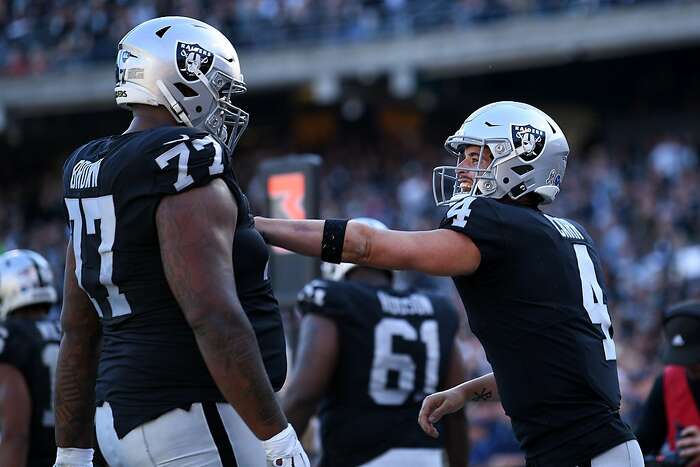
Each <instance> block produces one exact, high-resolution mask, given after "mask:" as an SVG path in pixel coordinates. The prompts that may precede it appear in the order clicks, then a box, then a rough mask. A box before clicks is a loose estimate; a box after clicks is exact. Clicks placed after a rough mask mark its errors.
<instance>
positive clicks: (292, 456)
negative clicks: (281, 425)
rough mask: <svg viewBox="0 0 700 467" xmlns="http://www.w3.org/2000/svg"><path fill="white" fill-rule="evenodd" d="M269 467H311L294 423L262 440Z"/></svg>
mask: <svg viewBox="0 0 700 467" xmlns="http://www.w3.org/2000/svg"><path fill="white" fill-rule="evenodd" d="M262 444H263V447H264V448H265V457H266V458H267V466H268V467H311V463H310V462H309V457H308V456H307V455H306V453H305V452H304V448H303V447H301V443H300V442H299V439H298V438H297V434H296V432H295V431H294V428H292V425H287V428H285V429H284V430H282V431H280V432H279V433H277V434H276V435H275V436H273V437H272V438H270V439H268V440H266V441H263V442H262Z"/></svg>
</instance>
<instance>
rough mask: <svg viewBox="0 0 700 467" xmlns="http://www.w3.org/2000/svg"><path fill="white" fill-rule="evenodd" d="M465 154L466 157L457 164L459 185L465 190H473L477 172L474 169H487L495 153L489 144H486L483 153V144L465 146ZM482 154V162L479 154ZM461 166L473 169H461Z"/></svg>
mask: <svg viewBox="0 0 700 467" xmlns="http://www.w3.org/2000/svg"><path fill="white" fill-rule="evenodd" d="M462 154H464V159H462V160H461V162H460V163H459V164H458V165H457V167H458V169H457V178H458V179H459V186H460V188H461V189H462V190H463V191H464V190H471V188H472V184H473V183H474V177H475V174H476V172H473V171H472V170H473V169H482V170H484V169H487V168H488V167H489V165H491V162H492V161H493V155H492V154H491V150H490V149H489V147H488V146H484V152H483V154H481V146H476V145H471V146H467V147H465V148H464V151H463V152H462ZM480 154H481V156H482V157H481V163H480V162H479V155H480ZM459 168H464V169H471V170H459Z"/></svg>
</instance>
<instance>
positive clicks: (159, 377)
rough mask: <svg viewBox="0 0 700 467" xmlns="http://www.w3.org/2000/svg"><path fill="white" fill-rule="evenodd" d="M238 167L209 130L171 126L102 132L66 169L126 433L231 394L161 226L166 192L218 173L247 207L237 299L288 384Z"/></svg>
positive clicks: (110, 395)
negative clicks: (170, 273)
mask: <svg viewBox="0 0 700 467" xmlns="http://www.w3.org/2000/svg"><path fill="white" fill-rule="evenodd" d="M229 164H230V163H229V157H228V155H227V154H226V152H224V151H223V150H222V147H221V146H220V145H219V143H217V142H216V141H215V140H214V139H213V138H212V137H211V136H209V135H208V134H207V133H203V132H201V131H200V130H197V129H194V128H186V127H161V128H156V129H151V130H146V131H141V132H134V133H127V134H123V135H120V136H114V137H108V138H101V139H98V140H95V141H92V142H90V143H88V144H86V145H85V146H83V147H81V148H79V149H78V150H76V151H75V152H74V153H73V154H72V155H71V156H70V158H69V159H68V161H67V162H66V164H65V166H64V174H63V186H64V194H65V204H66V209H67V214H68V219H69V222H70V227H71V238H72V242H73V251H74V253H75V262H76V269H75V275H76V278H77V281H78V283H79V284H80V286H81V288H82V289H83V290H84V291H85V292H86V293H87V295H88V296H89V297H90V300H91V301H92V303H93V305H94V308H95V311H96V313H98V314H99V316H100V319H101V322H102V331H103V338H102V351H101V355H100V363H99V369H98V377H97V384H96V398H97V401H98V404H100V403H101V402H103V401H107V402H109V403H110V405H111V408H112V412H113V413H114V417H115V430H116V432H117V434H118V436H119V437H124V436H125V435H126V434H127V433H128V432H129V431H131V430H132V429H133V428H135V427H137V426H139V425H141V424H143V423H145V422H147V421H149V420H152V419H154V418H157V417H158V416H160V415H162V414H163V413H165V412H168V411H170V410H172V409H174V408H178V407H179V408H184V409H188V408H189V406H190V404H191V403H193V402H207V401H210V402H223V401H224V398H223V396H222V395H221V393H220V391H219V390H218V388H217V387H216V385H215V383H214V381H213V379H212V378H211V376H210V374H209V372H208V370H207V368H206V365H205V363H204V360H203V358H202V356H201V354H200V352H199V348H198V347H197V344H196V341H195V338H194V335H193V333H192V330H191V328H190V327H189V325H188V323H187V321H186V320H185V318H184V315H183V313H182V310H181V309H180V307H179V305H178V303H177V301H176V300H175V298H174V297H173V294H172V292H171V291H170V287H169V285H168V282H167V280H166V277H165V273H164V271H163V265H162V262H161V255H160V244H159V241H158V232H157V228H156V223H155V215H156V210H157V208H158V204H159V202H160V200H161V199H162V198H163V197H164V196H177V194H178V193H182V192H184V191H187V190H189V189H192V188H196V187H201V186H204V185H206V184H208V183H209V182H210V181H211V180H213V179H215V178H221V179H222V180H223V181H224V182H226V184H227V185H228V187H229V189H230V191H231V193H232V195H233V197H234V199H235V201H236V204H237V206H238V221H237V225H236V232H235V237H234V245H233V264H234V270H235V273H236V284H235V286H236V290H237V292H238V297H239V299H240V301H241V304H242V305H243V309H244V311H245V312H246V314H247V316H248V318H249V320H250V322H251V324H252V326H253V329H254V331H255V333H256V337H257V341H258V344H259V347H260V352H261V354H262V357H263V361H264V363H265V368H266V370H267V373H268V376H269V378H270V381H271V383H272V386H273V387H274V388H275V389H279V388H280V387H281V385H282V383H283V382H284V378H285V375H286V357H285V344H284V334H283V331H282V325H281V319H280V315H279V310H278V305H277V301H276V300H275V298H274V296H273V294H272V287H271V284H270V281H269V280H268V278H267V273H266V265H267V261H268V249H267V246H266V245H265V242H264V241H263V239H262V237H261V236H260V234H259V233H258V232H257V231H256V230H255V228H254V222H253V218H252V216H251V215H250V212H249V207H248V202H247V199H246V197H245V195H244V194H243V193H242V192H241V190H240V188H239V187H238V185H237V183H236V181H235V179H234V176H233V172H232V170H231V168H230V165H229ZM201 209H206V206H202V207H201ZM233 286H234V284H231V287H233Z"/></svg>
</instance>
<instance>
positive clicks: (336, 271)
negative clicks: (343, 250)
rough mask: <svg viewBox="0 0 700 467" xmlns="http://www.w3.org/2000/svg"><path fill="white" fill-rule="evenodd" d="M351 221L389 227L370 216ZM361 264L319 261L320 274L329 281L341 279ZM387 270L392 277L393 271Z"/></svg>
mask: <svg viewBox="0 0 700 467" xmlns="http://www.w3.org/2000/svg"><path fill="white" fill-rule="evenodd" d="M352 220H353V221H356V222H360V223H362V224H365V225H368V226H370V227H373V228H375V229H379V230H389V228H388V227H387V226H386V225H385V224H384V223H383V222H381V221H379V220H377V219H373V218H371V217H358V218H356V219H352ZM360 267H362V265H360V264H354V263H340V264H335V263H325V262H324V263H321V275H322V276H323V278H324V279H327V280H329V281H342V280H345V277H346V276H347V275H348V273H349V272H350V271H352V270H353V269H355V268H360ZM387 272H388V273H389V274H390V275H391V276H392V279H393V277H394V272H393V271H390V270H387Z"/></svg>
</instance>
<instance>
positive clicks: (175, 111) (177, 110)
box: [156, 80, 192, 127]
mask: <svg viewBox="0 0 700 467" xmlns="http://www.w3.org/2000/svg"><path fill="white" fill-rule="evenodd" d="M156 85H158V89H160V92H162V93H163V95H164V96H165V99H166V100H167V101H168V105H169V110H170V113H171V114H172V115H173V117H175V120H177V121H178V122H181V123H184V124H185V125H187V126H189V127H191V126H192V122H191V121H190V119H189V117H188V116H187V113H186V112H185V109H183V108H182V106H181V105H180V103H179V102H178V101H176V100H175V98H174V97H173V95H172V94H171V93H170V91H168V88H167V87H166V86H165V83H163V81H162V80H158V81H156Z"/></svg>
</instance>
